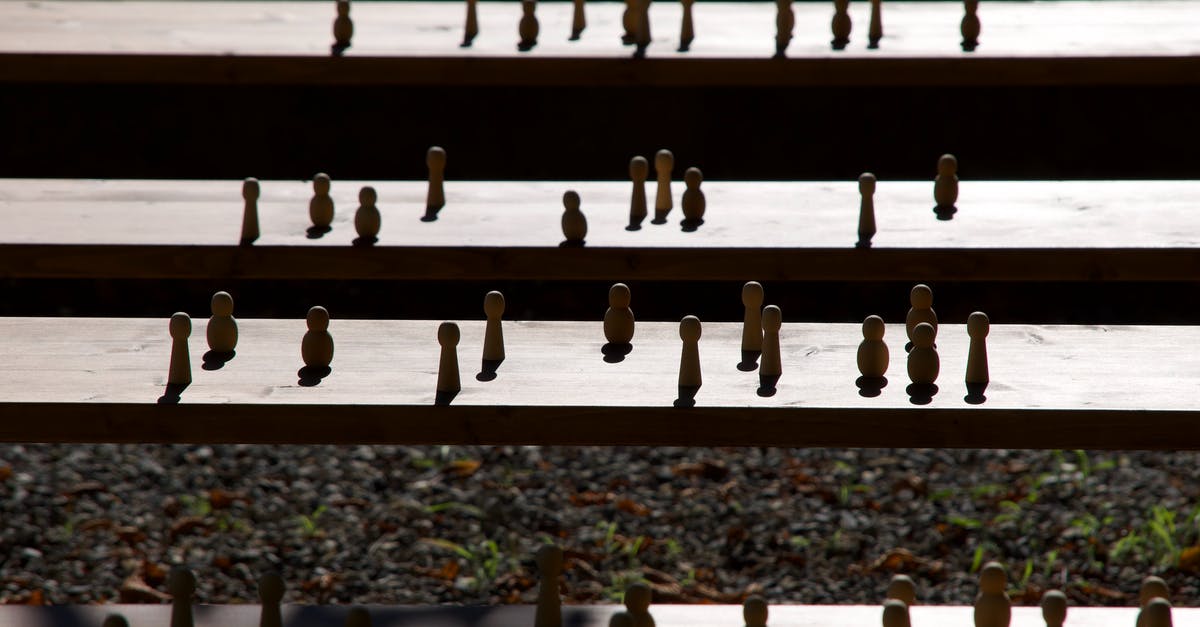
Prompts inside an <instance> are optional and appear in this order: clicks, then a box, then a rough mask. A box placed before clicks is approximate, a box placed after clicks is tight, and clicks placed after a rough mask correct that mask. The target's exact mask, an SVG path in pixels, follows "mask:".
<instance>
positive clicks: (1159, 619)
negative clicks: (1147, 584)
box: [1137, 597, 1174, 627]
mask: <svg viewBox="0 0 1200 627" xmlns="http://www.w3.org/2000/svg"><path fill="white" fill-rule="evenodd" d="M1137 624H1138V625H1139V626H1140V627H1172V625H1173V624H1174V623H1173V621H1172V620H1171V604H1170V602H1168V601H1167V600H1166V599H1164V598H1162V597H1154V598H1153V599H1150V601H1149V602H1147V603H1146V607H1143V608H1142V611H1141V612H1140V613H1139V614H1138V621H1137Z"/></svg>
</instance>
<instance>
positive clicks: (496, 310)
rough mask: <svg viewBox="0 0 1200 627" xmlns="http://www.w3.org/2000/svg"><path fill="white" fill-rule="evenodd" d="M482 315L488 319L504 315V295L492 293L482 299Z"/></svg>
mask: <svg viewBox="0 0 1200 627" xmlns="http://www.w3.org/2000/svg"><path fill="white" fill-rule="evenodd" d="M483 313H484V315H486V316H487V317H489V318H499V317H500V316H503V315H504V294H501V293H500V292H496V291H492V292H488V293H487V296H484V297H483Z"/></svg>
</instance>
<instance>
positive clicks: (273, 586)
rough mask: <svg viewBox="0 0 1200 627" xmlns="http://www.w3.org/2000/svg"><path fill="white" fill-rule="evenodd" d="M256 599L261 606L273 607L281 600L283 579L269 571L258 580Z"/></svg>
mask: <svg viewBox="0 0 1200 627" xmlns="http://www.w3.org/2000/svg"><path fill="white" fill-rule="evenodd" d="M258 598H259V599H260V600H261V601H262V602H263V605H267V604H270V605H274V604H277V603H279V602H280V601H282V600H283V577H280V576H279V573H277V572H274V571H271V572H269V573H267V574H265V575H263V576H262V577H261V578H260V579H259V580H258Z"/></svg>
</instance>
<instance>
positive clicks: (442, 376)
mask: <svg viewBox="0 0 1200 627" xmlns="http://www.w3.org/2000/svg"><path fill="white" fill-rule="evenodd" d="M460 337H461V335H460V333H459V330H458V325H457V324H454V323H453V322H443V323H442V324H441V325H440V326H438V331H437V339H438V344H441V346H442V352H441V357H440V358H439V359H438V376H437V391H438V392H458V391H459V390H461V389H462V381H461V380H460V379H459V376H458V340H459V338H460Z"/></svg>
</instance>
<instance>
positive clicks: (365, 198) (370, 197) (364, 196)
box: [358, 185, 379, 207]
mask: <svg viewBox="0 0 1200 627" xmlns="http://www.w3.org/2000/svg"><path fill="white" fill-rule="evenodd" d="M378 200H379V194H376V193H375V188H374V187H371V186H370V185H366V186H364V187H363V188H362V189H360V190H358V204H360V205H362V206H364V207H373V206H375V202H376V201H378Z"/></svg>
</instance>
